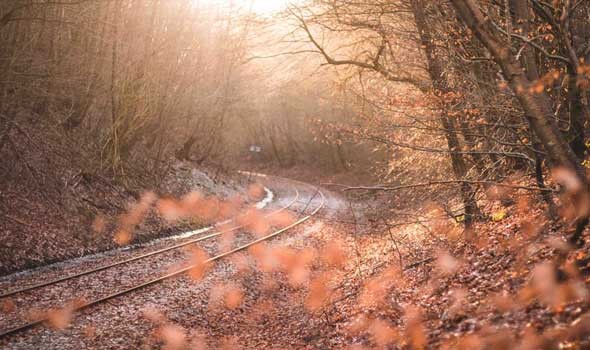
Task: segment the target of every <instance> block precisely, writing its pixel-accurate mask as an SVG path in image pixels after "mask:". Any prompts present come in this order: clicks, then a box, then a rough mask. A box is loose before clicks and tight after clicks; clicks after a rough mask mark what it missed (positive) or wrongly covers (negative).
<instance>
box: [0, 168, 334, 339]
mask: <svg viewBox="0 0 590 350" xmlns="http://www.w3.org/2000/svg"><path fill="white" fill-rule="evenodd" d="M255 175H257V174H255ZM289 181H293V182H298V183H301V184H304V185H306V186H311V185H308V184H305V183H303V182H300V181H295V180H289ZM295 191H296V192H295V193H296V194H295V199H294V200H292V201H291V202H290V203H288V205H287V206H284V207H281V208H279V209H277V210H275V211H273V212H271V213H269V214H267V215H272V214H274V213H277V212H280V211H283V210H285V209H287V208H289V207H291V206H292V205H293V204H294V203H295V202H297V200H298V199H299V196H300V195H299V191H298V190H297V189H295ZM318 195H319V196H320V203H319V205H318V206H317V207H316V208H314V209H313V211H311V213H309V214H307V215H305V211H306V210H307V208H308V206H309V205H310V204H311V203H312V202H313V200H314V199H315V198H316V197H317V196H318ZM325 202H326V197H325V195H324V194H323V193H322V191H321V190H320V189H319V188H317V187H314V194H313V196H312V197H311V198H310V199H309V201H308V202H307V204H306V205H305V207H304V208H303V210H301V214H302V215H304V216H303V217H301V218H299V219H298V220H297V221H295V222H293V223H291V224H290V225H287V226H285V227H283V228H281V229H279V230H277V231H274V232H272V233H270V234H268V235H266V236H264V237H261V238H258V239H256V240H253V241H251V242H249V243H246V244H244V245H241V246H239V247H237V248H234V249H232V250H229V251H227V252H224V253H220V254H218V255H215V256H213V257H211V258H209V259H207V260H205V262H204V263H207V264H210V263H213V262H215V261H217V260H220V259H223V258H225V257H227V256H229V255H232V254H235V253H237V252H240V251H243V250H245V249H248V248H249V247H251V246H253V245H256V244H258V243H261V242H263V241H267V240H270V239H272V238H274V237H276V236H278V235H280V234H281V233H283V232H285V231H288V230H290V229H292V228H294V227H296V226H299V225H301V224H303V223H304V222H306V221H308V220H309V219H310V218H312V217H313V216H315V215H316V214H317V213H318V212H319V211H320V210H322V209H323V208H324V206H325ZM244 226H245V225H240V226H236V227H232V228H231V229H228V230H224V231H218V232H215V233H212V234H209V235H206V236H202V237H199V238H197V239H194V240H190V241H187V242H183V243H180V244H177V245H173V246H170V247H166V248H163V249H159V250H156V251H153V252H149V253H146V254H142V255H140V256H136V257H133V258H129V259H126V260H123V261H120V262H117V263H113V264H109V265H105V266H101V267H98V268H95V269H89V270H85V271H82V272H80V273H76V274H72V275H68V276H65V277H62V278H58V279H55V280H52V281H47V282H43V283H37V284H34V285H32V286H30V287H26V288H22V289H18V290H14V291H11V292H7V293H4V294H2V297H5V296H9V295H15V294H18V293H23V292H26V291H30V290H33V289H38V288H42V287H46V286H50V285H53V284H57V283H59V282H63V281H66V280H69V279H74V278H77V277H80V276H84V275H89V274H92V273H94V272H98V271H102V270H106V269H110V268H113V267H116V266H120V265H123V264H127V263H130V262H133V261H137V260H141V259H143V258H146V257H148V256H154V255H157V254H161V253H164V252H167V251H170V250H173V249H178V248H180V247H184V246H187V245H190V244H195V243H197V242H201V241H204V240H206V239H210V238H213V237H217V236H220V235H221V234H223V233H225V232H229V231H235V230H239V229H240V228H243V227H244ZM194 267H195V266H194V265H190V266H187V267H183V268H180V269H178V270H176V271H174V272H171V273H168V274H165V275H162V276H160V277H157V278H153V279H151V280H148V281H145V282H142V283H139V284H136V285H134V286H132V287H128V288H126V289H123V290H120V291H117V292H114V293H111V294H108V295H106V296H103V297H100V298H96V299H93V300H90V301H85V302H81V303H78V304H77V305H76V306H75V307H74V308H73V309H72V311H73V312H75V311H80V310H83V309H87V308H89V307H92V306H95V305H98V304H101V303H104V302H106V301H108V300H111V299H114V298H117V297H120V296H123V295H126V294H129V293H132V292H134V291H138V290H140V289H143V288H146V287H148V286H151V285H155V284H158V283H160V282H163V281H165V280H169V279H171V278H174V277H178V276H181V275H183V274H184V273H186V272H188V271H189V270H191V269H192V268H194ZM47 321H48V318H47V317H43V318H39V319H36V320H33V321H30V322H28V323H25V324H21V325H19V326H15V327H12V328H9V329H6V330H2V331H0V339H2V338H5V337H7V336H10V335H14V334H17V333H20V332H23V331H25V330H27V329H31V328H33V327H36V326H39V325H41V324H43V323H45V322H47Z"/></svg>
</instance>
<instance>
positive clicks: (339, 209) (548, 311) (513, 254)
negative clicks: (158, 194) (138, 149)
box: [0, 165, 590, 350]
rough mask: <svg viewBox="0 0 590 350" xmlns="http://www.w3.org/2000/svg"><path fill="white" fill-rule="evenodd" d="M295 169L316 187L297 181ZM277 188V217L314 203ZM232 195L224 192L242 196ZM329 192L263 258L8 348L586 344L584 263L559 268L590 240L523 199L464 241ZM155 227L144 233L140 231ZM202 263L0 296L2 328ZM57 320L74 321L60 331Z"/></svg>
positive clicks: (455, 227) (249, 257)
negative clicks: (573, 236)
mask: <svg viewBox="0 0 590 350" xmlns="http://www.w3.org/2000/svg"><path fill="white" fill-rule="evenodd" d="M183 172H184V174H185V175H179V176H177V179H178V181H180V182H183V181H186V179H187V177H186V174H187V172H188V173H190V174H192V175H194V174H195V172H194V171H193V170H192V168H191V167H187V165H181V166H180V167H179V172H178V173H179V174H182V173H183ZM199 176H201V175H199ZM294 176H296V177H299V178H302V177H307V178H309V175H305V174H301V173H299V174H294ZM204 179H205V178H204V177H200V179H199V182H202V181H204ZM336 180H337V179H336ZM315 181H318V182H326V181H327V182H331V181H334V179H327V180H325V179H324V180H323V179H322V178H317V179H315ZM236 183H239V181H236ZM265 185H266V186H268V187H269V188H271V190H272V191H273V192H274V193H275V198H274V202H273V203H272V204H271V207H270V209H272V208H278V207H281V206H283V205H285V203H288V202H289V201H290V200H292V199H293V195H294V194H293V190H292V188H293V186H295V187H297V188H298V189H299V192H300V193H301V198H299V199H298V201H297V203H296V204H295V206H294V207H292V208H291V209H292V210H293V211H294V212H297V211H298V210H302V209H304V208H308V207H314V206H315V205H317V204H318V198H317V196H316V194H315V191H312V190H311V189H310V187H309V186H306V185H303V184H295V183H293V182H289V181H287V182H282V181H274V182H268V183H265ZM212 186H217V185H216V184H213V185H212ZM226 186H227V187H223V186H222V188H223V189H222V190H218V191H217V193H225V194H228V195H229V194H232V193H234V191H240V190H241V188H239V187H236V186H235V185H232V184H229V185H226ZM324 192H325V193H326V194H327V197H328V204H327V206H326V208H325V209H323V210H322V211H321V212H320V215H319V216H318V217H314V218H312V219H311V220H310V221H309V222H307V223H305V224H304V225H303V226H301V227H298V228H296V229H293V230H289V231H288V232H286V233H284V234H283V235H281V236H280V237H278V239H276V240H273V241H271V242H269V243H266V244H262V245H261V246H260V248H258V249H252V250H249V251H248V253H247V254H241V255H238V256H236V257H233V258H230V259H228V260H226V261H221V262H219V263H217V264H215V266H213V267H212V268H211V270H209V271H208V272H207V273H206V274H205V276H204V277H203V278H202V279H201V278H196V279H195V278H189V277H182V278H177V279H173V280H170V281H168V282H165V283H162V284H158V285H155V286H151V287H148V288H146V289H144V290H142V291H140V292H138V293H134V294H131V295H128V296H125V297H124V298H120V299H115V300H113V301H111V302H109V303H106V304H104V305H100V306H97V307H93V308H91V309H89V310H86V311H83V312H82V313H81V314H79V315H70V314H65V315H64V314H61V313H58V314H57V319H56V320H54V323H55V324H52V325H51V326H52V327H53V328H57V329H53V328H51V327H48V328H46V327H38V328H35V329H32V330H30V331H27V332H24V333H22V334H19V335H16V336H12V337H9V338H6V339H3V340H0V346H4V347H5V348H8V349H32V348H44V349H81V348H96V349H153V348H163V349H178V350H180V349H189V348H190V349H204V348H209V349H238V348H245V349H332V348H342V349H365V348H377V349H382V348H391V349H397V348H408V349H410V348H412V349H422V348H432V349H438V348H445V349H543V348H545V349H554V348H560V349H582V348H587V347H588V346H589V343H588V339H587V338H586V337H585V334H588V331H589V330H590V317H589V316H588V315H587V312H588V311H589V309H590V307H589V306H590V304H589V302H588V300H589V296H588V293H587V281H586V278H585V275H584V274H585V270H586V269H587V267H586V266H580V267H581V268H580V269H579V271H578V270H577V271H578V272H577V273H575V274H574V273H572V272H571V271H568V270H567V269H566V270H565V275H567V276H566V277H563V276H562V277H561V278H557V277H556V276H555V274H554V273H553V271H554V270H552V269H551V268H550V264H552V263H555V264H556V265H560V266H567V265H564V264H562V263H563V261H570V262H574V264H575V263H578V264H577V265H581V264H580V262H581V263H586V262H587V259H586V258H587V256H586V253H585V252H586V251H588V249H587V248H588V247H584V248H581V249H572V248H571V247H567V246H566V244H565V240H564V236H565V234H566V232H565V229H564V228H563V227H561V226H559V225H555V224H551V223H547V222H545V221H544V220H543V219H542V218H544V217H545V213H544V212H543V210H542V209H541V208H537V207H536V206H535V205H532V204H530V203H526V202H525V201H521V200H517V199H516V198H515V200H514V201H513V203H515V204H510V205H507V206H501V205H500V204H498V203H497V204H496V205H495V206H494V207H493V208H487V209H488V211H495V212H496V213H499V214H494V215H493V217H492V218H489V219H486V221H484V222H481V223H478V224H477V225H476V226H475V227H474V228H473V230H472V231H471V232H469V233H468V234H467V233H464V232H463V230H462V226H461V225H460V224H457V223H454V222H452V221H450V220H448V219H444V220H436V221H434V222H430V223H429V224H428V225H422V224H408V225H400V226H395V227H393V228H392V227H390V228H389V229H384V228H383V227H382V226H377V225H374V223H375V222H374V221H373V220H371V219H370V216H371V215H373V214H376V213H371V212H367V213H361V210H364V208H365V207H363V205H362V203H355V202H354V201H352V202H351V201H348V200H346V198H344V197H343V196H342V195H341V194H338V193H334V192H330V191H327V190H325V189H324ZM373 207H374V206H373ZM351 208H356V210H354V212H353V211H351ZM377 214H378V213H377ZM150 229H151V228H150V226H146V227H140V228H139V229H138V232H140V231H144V230H146V231H149V230H150ZM153 229H155V226H154V227H153ZM110 238H111V240H112V236H110ZM252 239H253V236H252V234H250V233H248V232H240V233H239V234H237V235H236V237H235V238H234V241H233V244H235V245H239V244H242V243H244V242H247V241H249V240H252ZM166 244H168V243H167V242H166V241H165V240H163V241H157V242H156V243H154V244H153V245H139V246H136V247H134V248H133V249H128V250H123V251H115V253H113V251H111V252H109V253H106V254H102V255H101V254H99V255H95V256H93V258H92V259H84V260H73V261H70V262H64V263H62V264H58V265H51V266H48V267H42V268H39V269H35V270H33V271H30V272H29V273H24V274H15V275H11V276H8V277H5V278H3V279H2V280H0V286H1V288H2V289H12V288H13V287H14V286H17V285H18V286H23V285H27V284H30V283H32V282H34V281H38V280H39V279H40V278H50V276H51V275H53V276H60V275H63V274H69V273H72V272H76V271H80V270H84V269H86V268H88V267H92V266H100V265H104V264H105V263H108V262H112V261H114V260H117V259H124V258H127V257H130V256H133V255H135V254H141V253H142V252H146V251H151V250H153V249H156V248H158V247H161V246H166ZM219 244H220V243H219V242H218V241H210V242H205V243H204V244H202V245H201V248H202V249H204V250H205V251H206V252H207V254H209V255H212V254H215V253H216V252H218V251H219V249H220V246H219ZM191 254H192V253H191V251H186V250H177V251H173V252H169V253H167V254H165V255H162V256H159V257H158V258H156V259H148V260H147V261H145V262H142V263H141V264H137V265H136V264H133V265H131V266H127V267H125V269H122V270H119V269H117V270H116V271H103V272H101V273H100V276H99V278H98V279H94V277H92V278H91V277H90V276H88V277H84V278H82V279H80V280H78V281H73V282H68V283H66V284H65V285H62V286H61V287H52V289H50V290H49V291H47V290H43V291H42V292H32V293H30V294H27V295H25V296H19V297H17V298H13V299H8V300H4V301H3V303H2V309H3V310H2V312H3V314H2V317H0V328H2V329H4V328H6V327H8V326H10V325H14V324H18V323H19V322H21V321H22V320H23V319H26V318H27V317H28V315H30V314H31V311H32V310H31V305H34V307H35V309H34V310H37V311H39V310H44V309H47V308H57V309H55V310H59V308H61V307H63V306H64V305H67V304H68V303H69V302H71V301H72V300H75V299H77V298H79V297H80V296H81V295H80V292H81V291H85V292H84V293H85V294H84V293H83V294H84V295H82V297H83V298H94V297H97V296H100V295H101V294H105V293H109V292H112V291H113V290H114V289H120V288H124V287H126V286H130V285H133V284H134V283H138V282H140V281H142V280H145V279H147V278H150V277H153V276H154V275H159V274H162V273H165V272H166V271H170V269H172V268H174V267H175V266H178V264H181V263H182V262H183V261H186V260H187V259H191ZM566 256H567V257H568V258H566ZM88 286H94V287H95V288H88ZM62 318H63V319H62ZM64 319H65V320H64ZM61 321H67V323H69V322H70V321H71V325H70V326H67V327H64V326H61V325H60V322H61Z"/></svg>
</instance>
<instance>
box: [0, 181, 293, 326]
mask: <svg viewBox="0 0 590 350" xmlns="http://www.w3.org/2000/svg"><path fill="white" fill-rule="evenodd" d="M298 199H299V191H298V190H297V189H295V198H294V199H293V200H292V201H291V202H289V203H288V204H287V205H286V206H284V207H281V208H279V209H277V210H275V211H272V212H270V213H268V214H266V215H265V216H271V215H274V214H276V213H279V212H281V211H283V210H286V209H288V208H289V207H291V206H292V205H293V204H294V203H295V202H297V200H298ZM228 221H235V219H230V220H226V222H228ZM224 223H225V222H224ZM217 225H219V223H217V224H215V225H213V226H211V228H213V227H214V226H217ZM244 226H246V225H245V224H244V225H238V226H234V227H232V228H229V229H226V230H221V231H217V232H214V233H211V234H208V235H205V236H201V237H199V238H195V239H191V240H188V241H185V242H182V243H179V244H175V245H172V246H169V247H165V248H162V249H158V250H155V251H152V252H149V253H145V254H141V255H138V256H134V257H131V258H128V259H124V260H121V261H117V262H114V263H111V264H107V265H104V266H99V267H96V268H91V269H87V270H84V271H81V272H77V273H73V274H71V275H67V276H64V277H59V278H56V279H51V280H48V281H44V282H40V283H36V284H33V285H30V286H26V287H23V288H19V289H14V290H11V291H8V292H5V293H2V294H0V298H7V297H10V296H13V295H16V294H20V293H25V292H28V291H32V290H35V289H39V288H42V287H47V286H51V285H54V284H57V283H60V282H65V281H68V280H71V279H74V278H78V277H82V276H86V275H90V274H93V273H96V272H99V271H104V270H107V269H110V268H113V267H117V266H120V265H124V264H128V263H131V262H134V261H138V260H141V259H145V258H148V257H150V256H154V255H159V254H162V253H165V252H168V251H171V250H174V249H179V248H182V247H186V246H188V245H191V244H195V243H198V242H202V241H204V240H207V239H211V238H215V237H218V236H220V235H222V234H224V233H228V232H233V231H237V230H239V229H241V228H243V227H244ZM0 336H1V334H0Z"/></svg>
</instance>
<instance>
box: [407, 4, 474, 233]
mask: <svg viewBox="0 0 590 350" xmlns="http://www.w3.org/2000/svg"><path fill="white" fill-rule="evenodd" d="M424 7H425V3H424V1H422V0H416V1H412V12H413V14H414V20H415V21H416V28H417V29H418V33H419V35H420V42H421V44H422V48H423V49H424V52H425V55H426V62H427V64H428V73H429V75H430V79H431V80H432V86H433V88H434V91H435V94H436V95H438V96H440V95H441V94H444V93H448V92H449V91H450V89H449V84H448V83H447V81H446V79H445V78H444V76H443V62H442V60H441V57H440V56H438V55H436V53H435V47H434V42H433V41H432V33H431V32H430V27H429V26H428V24H427V23H426V16H425V13H424ZM443 104H444V102H443ZM440 120H441V124H442V128H443V130H444V133H445V137H446V139H447V144H448V147H449V151H450V157H451V164H452V167H453V172H454V174H455V178H456V179H457V180H466V178H467V164H466V163H465V159H464V157H463V154H462V153H460V152H461V150H462V147H461V144H460V142H459V138H458V136H457V130H458V129H457V126H456V123H455V120H454V119H453V118H452V117H450V116H449V115H448V113H447V111H446V108H445V106H444V105H443V106H442V111H441V118H440ZM475 193H476V188H475V187H474V186H473V185H472V184H471V183H469V182H467V181H465V182H462V183H461V198H462V200H463V205H464V207H465V226H466V227H470V226H471V224H472V223H473V221H474V220H475V219H477V217H479V216H481V213H480V211H479V208H478V206H477V202H476V198H475Z"/></svg>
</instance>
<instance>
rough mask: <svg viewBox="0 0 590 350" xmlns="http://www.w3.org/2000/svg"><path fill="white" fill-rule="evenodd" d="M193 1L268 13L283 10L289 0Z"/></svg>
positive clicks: (262, 13) (263, 13)
mask: <svg viewBox="0 0 590 350" xmlns="http://www.w3.org/2000/svg"><path fill="white" fill-rule="evenodd" d="M193 1H194V2H195V3H201V4H216V5H234V6H239V7H241V8H243V9H250V10H251V11H252V12H254V13H257V14H261V15H270V14H273V13H276V12H278V11H281V10H283V9H284V8H285V7H286V6H287V4H288V3H289V0H193Z"/></svg>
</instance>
